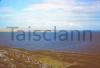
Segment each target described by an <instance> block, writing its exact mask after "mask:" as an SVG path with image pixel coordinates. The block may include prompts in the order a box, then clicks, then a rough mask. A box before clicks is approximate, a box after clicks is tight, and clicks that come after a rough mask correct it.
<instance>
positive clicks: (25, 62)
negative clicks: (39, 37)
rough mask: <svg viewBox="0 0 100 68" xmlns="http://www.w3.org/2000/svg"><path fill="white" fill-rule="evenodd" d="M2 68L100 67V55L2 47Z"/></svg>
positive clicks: (0, 56)
mask: <svg viewBox="0 0 100 68" xmlns="http://www.w3.org/2000/svg"><path fill="white" fill-rule="evenodd" d="M0 68H100V55H89V54H79V53H67V52H54V51H28V50H25V49H19V48H10V47H0Z"/></svg>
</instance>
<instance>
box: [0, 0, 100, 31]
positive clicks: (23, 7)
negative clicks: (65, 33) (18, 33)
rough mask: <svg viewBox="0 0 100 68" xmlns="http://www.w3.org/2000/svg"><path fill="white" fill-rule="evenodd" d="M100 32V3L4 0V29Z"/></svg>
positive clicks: (0, 10)
mask: <svg viewBox="0 0 100 68" xmlns="http://www.w3.org/2000/svg"><path fill="white" fill-rule="evenodd" d="M9 26H13V27H14V26H18V27H23V28H26V27H28V26H31V27H32V29H43V30H44V29H51V28H53V26H56V27H57V28H58V29H66V30H100V0H0V28H5V27H9Z"/></svg>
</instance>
